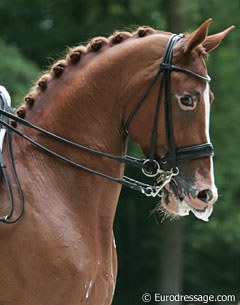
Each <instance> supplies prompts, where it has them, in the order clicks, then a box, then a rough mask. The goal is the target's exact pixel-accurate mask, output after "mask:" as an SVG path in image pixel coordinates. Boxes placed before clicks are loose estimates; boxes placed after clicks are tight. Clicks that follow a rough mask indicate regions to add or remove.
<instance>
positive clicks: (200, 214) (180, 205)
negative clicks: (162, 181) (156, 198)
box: [160, 186, 213, 222]
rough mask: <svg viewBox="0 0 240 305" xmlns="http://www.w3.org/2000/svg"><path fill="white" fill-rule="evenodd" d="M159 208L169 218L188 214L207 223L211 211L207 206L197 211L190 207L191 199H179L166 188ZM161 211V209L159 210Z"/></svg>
mask: <svg viewBox="0 0 240 305" xmlns="http://www.w3.org/2000/svg"><path fill="white" fill-rule="evenodd" d="M160 204H161V207H162V208H163V209H164V210H165V214H166V215H168V216H170V217H171V218H176V217H178V216H187V215H189V213H190V212H192V213H193V214H194V216H195V217H197V218H198V219H201V220H203V221H206V222H207V221H209V217H210V216H211V214H212V211H213V205H212V204H209V205H208V206H207V207H206V208H205V209H204V210H198V209H196V208H194V207H193V205H191V197H186V196H185V197H184V198H181V197H180V196H178V195H176V194H174V193H173V192H172V191H171V190H170V189H169V187H168V186H166V187H165V189H164V191H163V195H162V200H161V203H160ZM161 210H162V209H161Z"/></svg>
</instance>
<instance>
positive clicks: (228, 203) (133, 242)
mask: <svg viewBox="0 0 240 305" xmlns="http://www.w3.org/2000/svg"><path fill="white" fill-rule="evenodd" d="M209 17H212V18H214V21H213V24H212V25H211V27H210V33H212V34H214V33H216V32H219V31H221V30H224V29H225V28H226V27H228V26H230V25H232V24H234V25H235V26H236V27H237V28H236V29H235V30H234V31H233V32H231V34H230V35H229V37H227V38H226V39H225V40H224V42H223V43H222V45H221V47H220V48H219V49H217V50H216V51H214V52H213V54H211V55H210V56H209V59H208V60H207V64H208V70H209V74H210V75H211V77H212V83H211V89H212V90H213V92H214V93H215V102H214V103H213V106H212V119H211V121H212V124H211V134H212V141H213V143H214V146H215V150H216V157H215V176H216V183H217V186H218V189H219V194H220V197H219V200H218V203H217V205H216V207H215V210H214V213H213V216H212V217H211V221H210V222H209V223H203V222H201V221H200V220H197V219H195V218H194V217H193V216H189V217H186V218H183V219H181V220H177V221H170V220H167V219H166V220H164V221H162V220H161V216H159V217H157V218H158V219H157V220H156V217H154V216H152V217H149V215H150V211H151V210H152V209H153V208H154V205H155V204H156V202H155V200H153V199H151V200H148V199H146V198H145V197H143V196H142V195H139V194H135V193H134V192H132V191H129V190H127V189H123V190H122V194H121V198H120V202H119V206H118V210H117V216H116V220H115V234H116V243H117V249H118V259H119V274H118V282H117V287H116V293H115V298H114V303H113V304H114V305H123V304H124V305H138V304H143V302H142V300H141V296H142V294H143V293H144V292H150V293H154V292H159V293H177V292H181V293H183V294H193V293H195V294H235V295H236V296H237V300H238V301H239V300H240V202H239V197H240V187H239V183H240V158H239V151H240V128H239V118H240V106H239V105H238V104H237V103H238V102H239V101H238V98H239V97H240V85H239V84H240V83H239V74H240V60H239V57H238V54H239V50H240V31H239V20H240V2H239V0H232V1H228V2H226V1H225V0H209V1H206V0H203V1H198V0H148V1H145V0H118V1H117V0H91V1H86V0H58V1H56V0H11V1H9V0H0V55H1V60H0V84H1V85H4V86H6V88H8V90H9V92H10V94H11V95H12V98H13V101H14V104H15V105H17V104H19V103H20V102H21V99H22V97H23V96H24V94H25V93H27V91H28V90H29V88H30V86H31V84H32V82H33V81H34V80H35V79H37V78H38V76H39V73H41V71H43V70H44V69H46V67H48V66H49V65H50V64H51V63H52V62H53V60H55V59H58V58H59V57H61V55H62V54H63V52H64V49H66V48H67V47H68V46H72V45H77V44H79V43H80V42H86V41H87V40H88V39H90V38H92V37H94V36H98V35H101V36H108V35H110V34H111V33H112V32H113V31H115V30H117V29H118V30H120V29H129V28H131V27H132V26H135V25H143V24H144V25H150V26H153V27H155V28H158V29H162V30H166V31H169V30H171V31H176V32H184V31H190V30H194V29H195V28H196V27H197V26H199V25H200V24H201V23H202V22H203V21H205V20H206V19H208V18H209ZM129 153H131V154H135V155H136V154H139V150H138V148H137V147H135V146H134V145H133V144H132V143H130V146H129ZM127 173H128V174H129V175H131V176H134V175H135V176H136V173H135V172H134V170H131V171H130V170H127ZM149 304H155V303H154V302H152V303H149ZM211 304H218V303H214V302H212V303H211ZM228 304H230V302H229V303H228ZM235 304H236V303H235ZM96 305H98V304H96Z"/></svg>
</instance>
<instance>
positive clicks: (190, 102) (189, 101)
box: [180, 95, 194, 107]
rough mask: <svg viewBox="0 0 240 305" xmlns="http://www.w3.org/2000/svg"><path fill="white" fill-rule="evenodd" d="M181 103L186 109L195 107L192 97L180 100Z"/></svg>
mask: <svg viewBox="0 0 240 305" xmlns="http://www.w3.org/2000/svg"><path fill="white" fill-rule="evenodd" d="M180 102H181V103H182V104H183V105H184V106H186V107H193V106H194V101H193V98H192V97H191V96H190V95H185V96H182V97H181V98H180Z"/></svg>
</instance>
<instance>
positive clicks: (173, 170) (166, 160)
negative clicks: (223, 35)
mask: <svg viewBox="0 0 240 305" xmlns="http://www.w3.org/2000/svg"><path fill="white" fill-rule="evenodd" d="M182 37H183V36H182V35H176V34H173V35H172V36H171V37H170V39H169V41H168V45H167V47H166V51H165V55H164V58H163V61H162V63H161V64H160V66H159V69H158V71H157V73H156V75H155V76H154V78H153V79H152V81H151V82H150V84H149V85H148V87H147V89H146V91H145V92H144V94H143V96H142V97H141V99H140V100H139V102H138V103H137V104H136V106H135V108H134V109H133V111H132V112H131V114H130V115H129V117H128V119H127V121H126V124H125V126H124V131H125V133H126V135H127V134H128V127H129V125H130V123H131V121H132V120H133V118H134V116H135V114H136V113H137V111H138V109H139V108H140V106H141V105H142V104H143V102H144V101H145V99H146V98H147V96H148V94H149V93H150V91H151V89H152V87H153V85H154V84H155V83H156V81H157V80H158V78H159V77H160V75H162V77H161V80H160V86H159V93H158V98H157V103H156V111H155V116H154V122H153V131H152V136H151V143H150V154H149V158H148V159H138V158H135V157H132V156H127V155H126V156H115V155H111V154H109V153H105V152H101V151H98V150H95V149H92V148H89V147H86V146H83V145H81V144H78V143H76V142H73V141H70V140H68V139H66V138H63V137H61V136H58V135H56V134H53V133H51V132H50V131H47V130H45V129H42V128H40V127H38V126H36V125H34V124H33V123H31V122H29V121H27V120H24V119H22V118H20V117H18V116H16V115H14V114H13V110H12V108H11V107H10V106H9V105H8V104H7V102H6V96H5V95H4V92H0V127H1V128H2V126H4V127H5V129H4V130H6V134H7V147H8V156H9V160H10V164H11V170H12V173H13V177H14V181H15V184H16V186H17V189H18V193H19V198H20V210H19V213H18V216H17V217H16V218H14V219H13V220H12V216H13V212H14V198H13V192H12V187H11V183H10V179H9V176H8V173H7V170H6V165H5V162H4V159H3V154H2V151H1V150H0V165H1V170H2V173H3V177H4V180H5V183H6V187H7V191H8V194H9V211H8V213H7V214H6V215H4V216H0V221H1V222H4V223H7V224H10V223H15V222H17V221H18V220H19V219H20V218H21V217H22V215H23V212H24V196H23V192H22V189H21V185H20V183H19V180H18V177H17V174H16V170H15V166H14V160H13V152H12V144H11V132H14V133H16V134H17V135H19V136H20V137H22V138H24V139H25V140H27V141H29V142H30V143H32V144H33V145H34V146H36V147H38V148H39V149H41V150H42V151H44V152H46V153H48V154H50V155H51V156H53V157H55V158H58V159H60V160H62V161H64V162H67V163H68V164H71V165H72V166H74V167H76V168H78V169H81V170H85V171H88V172H90V173H92V174H95V175H98V176H100V177H103V178H106V179H108V180H111V181H114V182H116V183H119V184H121V185H123V186H127V187H129V188H131V189H132V190H135V191H139V192H141V193H143V194H145V195H146V196H149V197H156V196H159V197H161V196H162V190H163V188H164V187H165V185H166V184H168V183H170V182H171V180H172V178H173V177H174V176H177V175H178V174H179V169H178V167H177V163H178V161H180V160H186V159H197V158H202V157H207V156H212V155H213V146H212V144H211V143H203V144H198V145H193V146H188V147H183V148H178V149H176V147H175V142H174V136H173V128H172V123H173V122H172V115H171V88H170V81H171V80H170V77H171V71H175V72H182V73H186V74H189V75H190V76H193V77H196V78H198V79H200V80H202V81H206V82H209V81H210V80H211V79H210V77H209V76H206V77H205V76H202V75H200V74H197V73H195V72H193V71H190V70H188V69H185V68H181V67H177V66H175V65H172V64H171V60H172V53H173V47H174V45H175V44H176V43H177V42H178V41H179V40H180V39H181V38H182ZM163 88H164V90H165V118H166V127H165V129H166V135H167V141H168V152H167V154H166V155H165V156H163V157H161V158H156V156H155V149H156V142H157V126H158V118H159V110H160V101H161V94H162V91H163ZM0 89H1V88H0ZM4 118H5V119H4ZM9 119H11V120H14V121H15V122H17V123H19V124H22V125H24V126H26V127H29V128H32V129H35V130H37V131H39V132H40V133H42V134H44V135H46V136H49V137H51V138H53V139H55V140H58V141H60V142H62V143H65V144H67V145H71V146H73V147H74V148H77V149H80V150H84V151H86V152H89V153H93V154H95V155H99V156H102V157H106V158H109V159H112V160H115V161H117V162H120V163H124V164H126V165H130V166H133V167H136V168H138V169H140V170H141V171H142V172H143V173H144V174H145V175H146V176H148V177H156V176H157V183H156V184H154V185H150V184H147V183H143V182H141V181H138V180H135V179H132V178H129V177H127V176H123V178H115V177H112V176H109V175H107V174H104V173H102V172H98V171H96V170H94V169H91V168H88V167H86V166H84V165H81V164H79V163H77V162H75V161H73V160H71V159H69V158H67V157H65V156H63V155H60V154H58V153H57V152H55V151H53V150H50V149H49V148H47V147H45V146H44V145H42V144H40V143H38V142H37V141H35V140H33V139H32V138H30V137H28V136H27V135H26V134H24V133H22V132H21V131H20V130H18V129H17V128H16V127H14V126H12V125H11V124H10V122H9ZM2 129H3V128H2ZM2 129H1V130H2Z"/></svg>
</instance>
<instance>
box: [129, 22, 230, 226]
mask: <svg viewBox="0 0 240 305" xmlns="http://www.w3.org/2000/svg"><path fill="white" fill-rule="evenodd" d="M211 21H212V20H211V19H209V20H207V21H205V22H204V23H203V24H202V25H201V26H200V27H199V28H198V29H197V30H196V31H194V32H193V33H190V34H185V35H182V36H181V37H179V38H178V39H177V42H176V43H175V45H174V46H173V47H172V50H168V49H169V45H168V49H167V51H166V48H167V47H165V53H164V52H163V53H162V56H161V59H160V62H161V63H162V65H163V64H165V66H164V65H163V69H164V67H165V69H167V70H168V72H169V76H168V78H167V79H166V75H164V73H161V74H160V91H159V95H158V99H159V103H158V102H157V103H156V90H159V84H157V85H156V86H155V85H154V86H155V87H156V88H155V89H153V93H152V94H151V96H150V97H149V102H148V104H147V103H146V104H144V106H141V108H140V105H139V104H138V106H139V109H138V111H135V109H134V108H132V109H134V110H132V109H131V110H129V111H128V114H127V116H126V117H127V118H128V119H127V125H128V129H129V134H130V136H131V137H132V138H133V139H135V140H136V141H137V142H138V143H139V144H140V146H141V148H142V150H143V152H144V153H145V155H146V156H149V155H153V151H154V156H155V159H153V161H154V160H157V159H159V160H161V159H163V158H166V156H167V155H169V153H170V154H171V153H173V154H175V159H176V160H175V165H174V168H172V170H173V177H171V178H170V179H169V181H167V182H168V183H166V184H165V185H164V189H163V193H162V198H161V202H160V204H159V205H157V207H156V210H158V209H162V207H163V208H164V209H165V210H166V211H168V212H169V213H170V214H174V215H180V216H184V215H188V214H189V211H192V212H193V213H194V214H195V216H196V217H197V218H200V219H202V220H205V221H207V220H208V218H209V216H210V215H211V213H212V210H213V204H214V203H215V202H216V200H217V198H218V192H217V188H216V186H215V182H214V173H213V160H212V155H213V151H211V149H210V153H206V154H201V150H204V149H205V148H207V149H209V148H210V146H209V145H210V136H209V120H210V106H211V104H212V102H213V96H214V95H213V93H212V91H211V90H210V86H209V81H210V77H208V75H207V68H206V64H205V58H206V57H207V56H208V53H210V52H211V51H212V50H214V49H215V48H217V47H218V45H219V44H220V43H221V41H222V39H223V38H224V37H225V36H226V35H227V34H228V33H229V32H230V31H231V30H232V29H233V27H229V28H228V29H226V30H225V31H223V32H221V33H218V34H215V35H212V36H208V27H209V25H210V23H211ZM165 36H167V37H164V38H165V40H166V38H167V41H168V44H169V39H170V38H169V34H165ZM162 40H163V39H162ZM165 44H166V42H165ZM159 45H161V43H159ZM169 51H172V55H171V62H168V63H167V64H166V63H165V62H164V56H165V57H166V56H167V55H166V52H169ZM160 68H161V64H160ZM169 70H170V71H169ZM163 78H165V79H163ZM163 83H165V84H164V85H163ZM157 87H158V89H157ZM164 91H165V93H164ZM167 99H168V100H169V101H168V102H166V100H167ZM158 107H159V110H157V109H158ZM166 107H169V110H166ZM156 111H157V112H158V111H159V118H158V120H157V122H158V124H157V126H156V131H157V132H156V135H155V138H156V140H155V143H154V144H153V136H154V128H153V127H152V126H153V124H154V123H153V122H155V123H156V118H157V116H158V113H157V115H156ZM133 113H134V115H136V117H134V120H133V115H132V114H133ZM129 118H130V119H129ZM169 130H170V131H169ZM203 143H205V144H203ZM207 143H208V144H209V145H208V144H207ZM153 145H154V150H153ZM204 147H205V148H204ZM199 148H200V154H198V153H199ZM184 150H185V152H187V153H188V155H189V156H186V157H184V158H181V157H179V158H178V156H177V155H176V152H177V151H179V152H180V151H182V152H183V151H184ZM197 151H198V153H197ZM195 153H196V155H194V154H195ZM178 159H179V160H178ZM163 163H164V162H163ZM155 164H156V163H155ZM163 167H164V164H163ZM161 172H163V174H164V171H162V169H160V170H159V173H160V174H161ZM168 173H171V172H170V171H168ZM160 181H161V179H160Z"/></svg>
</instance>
